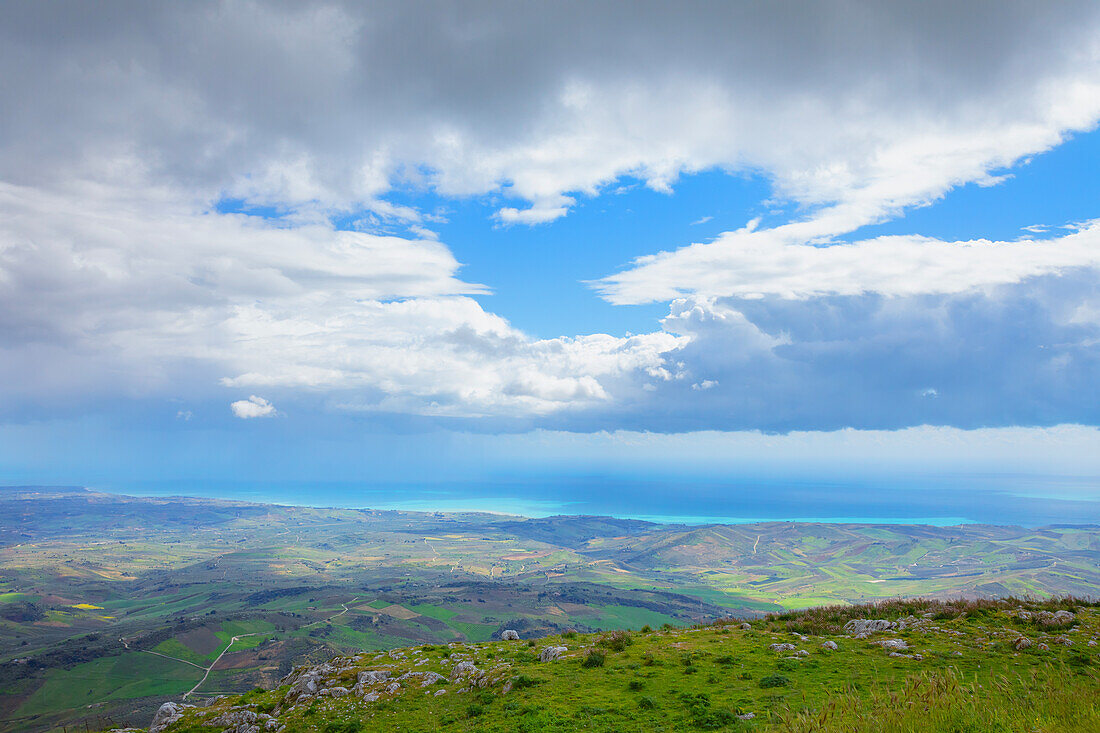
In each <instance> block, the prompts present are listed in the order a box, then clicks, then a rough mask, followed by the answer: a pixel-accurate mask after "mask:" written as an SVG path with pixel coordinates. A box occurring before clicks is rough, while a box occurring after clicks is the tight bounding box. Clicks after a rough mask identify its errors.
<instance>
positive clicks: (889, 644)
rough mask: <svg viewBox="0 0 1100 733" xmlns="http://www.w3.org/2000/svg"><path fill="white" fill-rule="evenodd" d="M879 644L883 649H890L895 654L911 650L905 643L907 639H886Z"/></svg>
mask: <svg viewBox="0 0 1100 733" xmlns="http://www.w3.org/2000/svg"><path fill="white" fill-rule="evenodd" d="M878 644H879V646H881V647H882V648H883V649H889V650H890V651H893V652H903V651H905V650H906V649H908V648H909V645H908V644H906V643H905V639H885V640H883V641H880V642H879V643H878Z"/></svg>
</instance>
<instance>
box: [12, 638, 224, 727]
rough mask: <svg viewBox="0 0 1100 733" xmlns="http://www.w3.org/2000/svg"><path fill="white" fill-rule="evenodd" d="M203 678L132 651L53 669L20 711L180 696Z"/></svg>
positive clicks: (191, 670) (197, 672)
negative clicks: (61, 668) (150, 697)
mask: <svg viewBox="0 0 1100 733" xmlns="http://www.w3.org/2000/svg"><path fill="white" fill-rule="evenodd" d="M201 676H202V671H201V670H197V669H195V668H194V667H191V666H189V665H185V664H180V663H179V662H174V661H172V660H170V659H163V658H161V657H157V656H155V655H152V654H143V653H140V652H133V653H130V654H123V655H121V656H117V657H107V658H104V659H97V660H95V661H94V662H88V663H86V664H80V665H77V666H75V667H73V668H72V669H67V670H54V671H53V672H51V673H50V676H49V677H48V678H47V680H46V682H45V683H44V684H43V685H42V686H41V687H40V688H39V689H38V690H37V691H36V692H35V693H34V695H32V696H31V697H30V698H29V699H28V700H27V701H26V702H25V703H24V704H23V705H22V706H21V707H20V708H19V710H18V711H17V715H36V714H41V713H47V712H51V711H53V710H56V709H58V708H77V707H79V708H82V707H85V706H87V705H89V704H91V703H99V702H103V701H105V700H117V699H130V698H139V697H146V696H149V695H179V694H182V693H183V692H185V691H186V690H187V689H189V688H190V687H191V686H192V685H194V684H195V682H197V681H198V679H199V678H200V677H201Z"/></svg>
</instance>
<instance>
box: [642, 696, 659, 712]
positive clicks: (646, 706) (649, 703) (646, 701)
mask: <svg viewBox="0 0 1100 733" xmlns="http://www.w3.org/2000/svg"><path fill="white" fill-rule="evenodd" d="M638 707H640V708H641V709H642V710H652V709H653V708H655V707H657V703H655V702H653V698H652V697H641V698H638Z"/></svg>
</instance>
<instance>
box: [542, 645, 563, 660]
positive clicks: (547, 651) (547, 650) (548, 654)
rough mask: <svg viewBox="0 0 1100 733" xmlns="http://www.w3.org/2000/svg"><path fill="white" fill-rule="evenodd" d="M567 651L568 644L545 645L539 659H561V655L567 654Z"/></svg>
mask: <svg viewBox="0 0 1100 733" xmlns="http://www.w3.org/2000/svg"><path fill="white" fill-rule="evenodd" d="M567 651H569V647H567V646H548V647H543V649H542V651H541V652H539V661H540V662H552V661H554V660H555V659H561V655H562V654H565V653H566V652H567Z"/></svg>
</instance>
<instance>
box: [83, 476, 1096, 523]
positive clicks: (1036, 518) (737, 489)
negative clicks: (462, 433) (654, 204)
mask: <svg viewBox="0 0 1100 733" xmlns="http://www.w3.org/2000/svg"><path fill="white" fill-rule="evenodd" d="M92 488H99V489H102V490H104V491H113V492H117V493H127V494H134V495H145V496H169V495H184V496H200V497H209V498H226V499H237V500H244V501H256V502H270V503H278V504H292V505H302V506H328V507H343V508H362V509H405V510H412V511H452V512H457V511H477V512H492V513H499V514H515V515H522V516H528V517H544V516H550V515H555V514H588V515H607V516H615V517H621V518H633V519H644V520H648V521H654V522H667V523H685V524H706V523H728V524H740V523H746V522H758V521H798V522H845V523H873V524H931V525H937V526H948V525H954V524H966V523H986V524H1020V525H1025V526H1039V525H1045V524H1087V523H1091V524H1100V482H1098V481H1097V480H1095V479H1092V478H1071V479H1066V478H1065V477H1048V478H1044V477H1037V476H1023V477H1020V476H1002V477H997V476H982V477H975V476H933V477H905V478H898V479H880V480H869V479H861V480H858V481H857V480H852V481H843V480H832V481H827V482H826V481H814V480H808V479H767V478H743V479H738V480H726V481H721V480H713V479H711V480H686V479H685V480H673V479H630V478H622V477H606V476H543V477H538V478H527V477H518V478H513V479H508V478H503V479H502V478H496V479H493V480H487V481H483V482H463V483H454V484H417V485H393V484H385V485H380V484H369V483H361V482H317V483H310V482H274V483H272V482H267V483H259V482H256V483H248V482H234V483H216V482H133V483H128V484H125V485H111V486H94V487H92Z"/></svg>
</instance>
